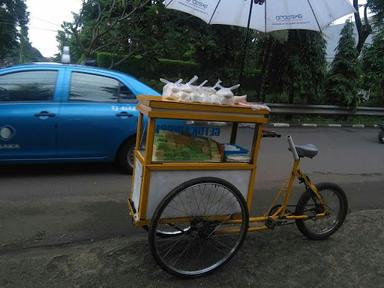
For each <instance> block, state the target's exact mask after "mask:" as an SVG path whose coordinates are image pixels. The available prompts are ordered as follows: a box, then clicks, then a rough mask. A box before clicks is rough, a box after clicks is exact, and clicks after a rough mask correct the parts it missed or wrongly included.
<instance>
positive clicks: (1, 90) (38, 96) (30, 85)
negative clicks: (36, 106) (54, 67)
mask: <svg viewBox="0 0 384 288" xmlns="http://www.w3.org/2000/svg"><path fill="white" fill-rule="evenodd" d="M56 79H57V71H23V72H14V73H9V74H5V75H0V101H51V100H52V99H53V95H54V92H55V86H56Z"/></svg>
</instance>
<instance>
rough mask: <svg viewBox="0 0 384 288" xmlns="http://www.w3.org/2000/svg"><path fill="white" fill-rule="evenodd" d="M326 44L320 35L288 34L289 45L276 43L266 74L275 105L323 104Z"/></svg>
mask: <svg viewBox="0 0 384 288" xmlns="http://www.w3.org/2000/svg"><path fill="white" fill-rule="evenodd" d="M325 44H326V42H325V40H324V38H323V36H322V34H321V33H319V32H315V31H306V30H289V31H288V38H287V41H286V42H280V43H277V42H275V44H274V46H273V51H272V53H271V57H270V59H271V60H270V61H271V63H270V65H269V68H268V69H267V71H266V73H267V75H266V92H267V93H268V94H270V95H272V96H273V95H275V96H276V95H278V98H277V99H276V98H272V100H274V101H283V100H282V97H284V96H286V97H288V99H287V100H288V103H291V104H293V103H306V104H314V103H319V102H320V101H321V97H322V94H323V86H324V80H325V70H326V60H325Z"/></svg>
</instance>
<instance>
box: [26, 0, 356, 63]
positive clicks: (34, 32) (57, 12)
mask: <svg viewBox="0 0 384 288" xmlns="http://www.w3.org/2000/svg"><path fill="white" fill-rule="evenodd" d="M350 1H351V2H352V0H350ZM81 2H82V0H26V4H27V7H28V8H27V9H28V12H29V39H30V41H31V42H32V46H33V47H35V48H37V49H38V50H39V51H40V52H41V53H42V54H43V56H45V57H52V56H54V54H56V53H58V52H59V51H58V49H57V45H58V43H57V42H56V34H57V31H58V30H59V29H60V25H61V24H62V23H63V21H72V19H73V17H72V13H71V12H75V13H77V12H78V11H79V10H80V7H81ZM345 19H346V18H342V19H340V20H338V21H337V22H336V23H343V22H344V21H345Z"/></svg>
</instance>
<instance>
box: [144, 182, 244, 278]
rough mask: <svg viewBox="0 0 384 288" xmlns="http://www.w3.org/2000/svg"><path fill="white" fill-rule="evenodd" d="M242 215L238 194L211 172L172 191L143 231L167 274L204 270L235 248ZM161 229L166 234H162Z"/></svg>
mask: <svg viewBox="0 0 384 288" xmlns="http://www.w3.org/2000/svg"><path fill="white" fill-rule="evenodd" d="M248 218H249V216H248V208H247V205H246V202H245V200H244V197H243V196H242V194H241V193H240V191H239V190H238V189H237V188H236V187H235V186H233V185H232V184H230V183H228V182H227V181H224V180H222V179H219V178H213V177H202V178H196V179H193V180H190V181H187V182H185V183H183V184H181V185H180V186H178V187H176V188H175V189H174V190H172V191H171V192H170V193H169V194H168V195H167V196H166V197H165V198H164V199H163V200H162V201H161V202H160V204H159V206H158V207H157V209H156V211H155V212H154V214H153V217H152V221H151V226H150V229H149V235H148V237H149V244H150V247H151V252H152V255H153V257H154V258H155V260H156V261H157V263H158V264H159V265H160V266H161V267H162V268H163V269H164V270H165V271H167V272H169V273H171V274H173V275H176V276H179V277H188V278H194V277H200V276H203V275H206V274H208V273H211V272H213V271H214V270H216V269H218V268H220V267H221V266H222V265H224V264H225V263H226V262H227V261H229V260H230V259H231V258H232V257H233V256H234V255H235V254H236V253H237V251H238V249H239V248H240V246H241V245H242V243H243V241H244V238H245V236H246V233H247V230H248V223H249V219H248ZM159 231H161V233H159ZM165 233H167V234H168V235H172V237H164V234H165Z"/></svg>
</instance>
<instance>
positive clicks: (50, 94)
mask: <svg viewBox="0 0 384 288" xmlns="http://www.w3.org/2000/svg"><path fill="white" fill-rule="evenodd" d="M139 94H148V95H159V94H158V92H156V91H155V90H153V89H151V88H150V87H148V86H146V85H145V84H143V83H141V82H140V81H138V80H136V79H135V78H133V77H130V76H128V75H126V74H123V73H119V72H115V71H111V70H107V69H101V68H96V67H90V66H81V65H65V64H56V63H35V64H28V65H17V66H13V67H8V68H4V69H0V164H9V163H42V162H56V163H58V162H60V163H61V162H89V161H98V162H112V161H116V162H117V163H118V164H119V165H120V167H121V168H122V169H123V170H124V171H126V172H131V171H132V167H133V151H134V142H135V134H136V125H137V116H138V112H137V111H136V108H135V106H136V104H137V101H136V96H137V95H139Z"/></svg>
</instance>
